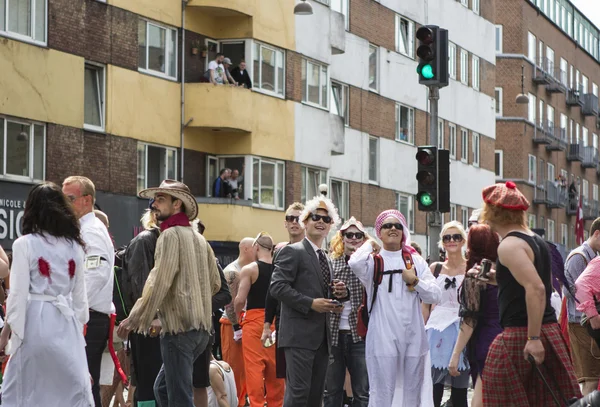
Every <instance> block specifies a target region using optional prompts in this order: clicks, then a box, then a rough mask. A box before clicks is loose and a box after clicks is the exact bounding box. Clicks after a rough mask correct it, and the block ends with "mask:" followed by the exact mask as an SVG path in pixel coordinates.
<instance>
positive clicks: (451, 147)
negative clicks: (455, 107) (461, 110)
mask: <svg viewBox="0 0 600 407" xmlns="http://www.w3.org/2000/svg"><path fill="white" fill-rule="evenodd" d="M453 130H454V131H453ZM448 151H449V152H450V158H452V159H454V160H456V124H453V123H448Z"/></svg>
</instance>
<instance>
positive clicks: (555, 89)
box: [546, 68, 567, 93]
mask: <svg viewBox="0 0 600 407" xmlns="http://www.w3.org/2000/svg"><path fill="white" fill-rule="evenodd" d="M566 83H567V73H566V72H565V71H563V70H561V69H559V68H557V69H555V70H554V73H553V75H552V77H551V78H550V82H549V83H548V84H547V85H546V91H547V92H549V93H565V92H566V91H567V86H566Z"/></svg>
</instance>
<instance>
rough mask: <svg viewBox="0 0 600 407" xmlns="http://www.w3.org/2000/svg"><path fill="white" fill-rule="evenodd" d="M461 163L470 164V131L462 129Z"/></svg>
mask: <svg viewBox="0 0 600 407" xmlns="http://www.w3.org/2000/svg"><path fill="white" fill-rule="evenodd" d="M460 144H461V145H460V161H461V162H463V163H468V162H469V130H467V129H465V128H463V127H461V128H460Z"/></svg>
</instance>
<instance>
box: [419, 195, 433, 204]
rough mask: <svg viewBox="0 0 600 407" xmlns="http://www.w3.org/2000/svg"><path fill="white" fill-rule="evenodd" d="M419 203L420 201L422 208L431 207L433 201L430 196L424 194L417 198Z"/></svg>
mask: <svg viewBox="0 0 600 407" xmlns="http://www.w3.org/2000/svg"><path fill="white" fill-rule="evenodd" d="M419 201H421V205H423V206H431V205H433V199H431V195H429V194H427V193H425V194H423V195H421V196H420V197H419Z"/></svg>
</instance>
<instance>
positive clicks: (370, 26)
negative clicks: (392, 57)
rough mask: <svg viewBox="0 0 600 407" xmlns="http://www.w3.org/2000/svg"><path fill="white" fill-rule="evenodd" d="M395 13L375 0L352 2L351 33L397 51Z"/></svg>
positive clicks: (354, 0) (355, 0)
mask: <svg viewBox="0 0 600 407" xmlns="http://www.w3.org/2000/svg"><path fill="white" fill-rule="evenodd" d="M395 15H396V13H394V11H392V10H390V9H389V8H387V7H385V6H382V5H381V4H379V3H378V2H376V1H373V0H352V1H351V2H350V32H351V33H353V34H356V35H358V36H359V37H362V38H365V39H367V40H368V41H369V42H371V43H373V44H376V45H379V46H382V47H385V48H387V49H389V50H395V49H396V40H395V38H396V36H395V30H396V20H395V18H396V17H395Z"/></svg>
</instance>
